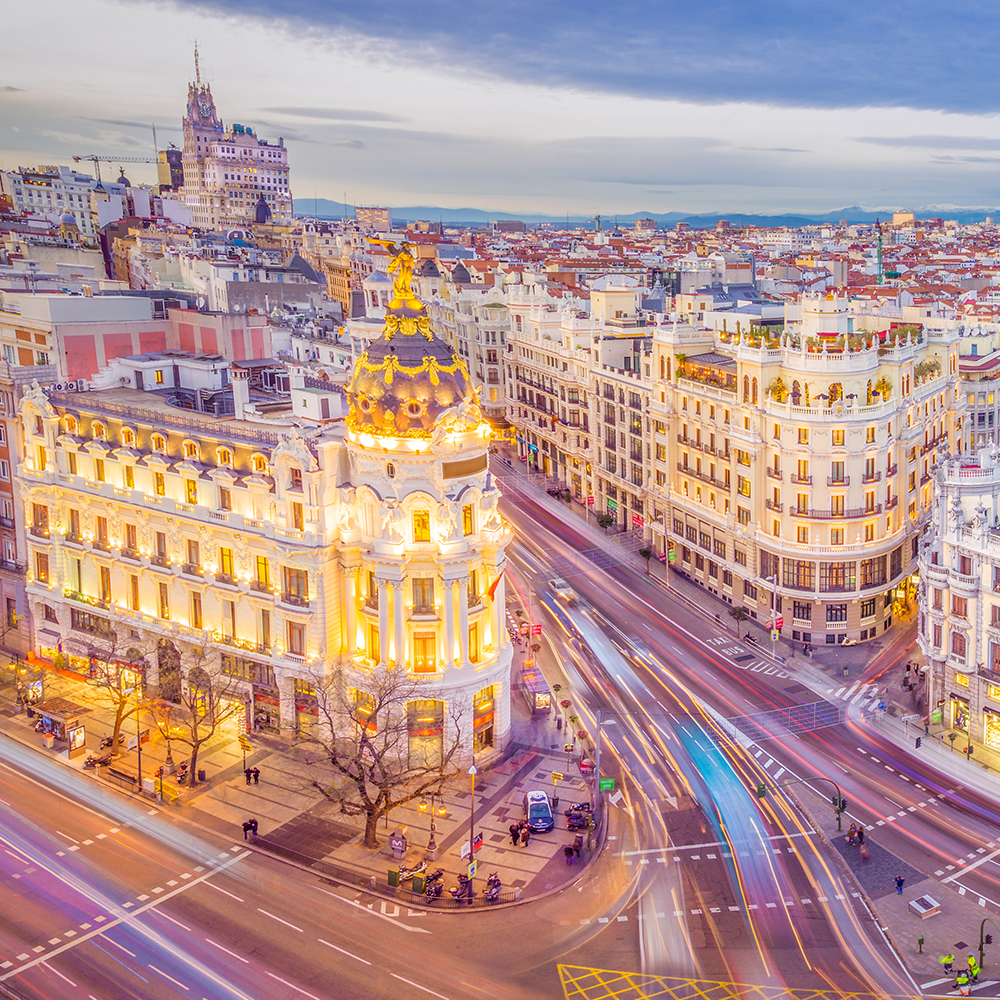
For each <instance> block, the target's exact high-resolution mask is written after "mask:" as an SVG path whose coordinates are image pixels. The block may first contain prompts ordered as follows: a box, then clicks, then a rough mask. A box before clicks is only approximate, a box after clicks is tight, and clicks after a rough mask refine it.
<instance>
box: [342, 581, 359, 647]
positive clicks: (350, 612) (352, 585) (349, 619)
mask: <svg viewBox="0 0 1000 1000" xmlns="http://www.w3.org/2000/svg"><path fill="white" fill-rule="evenodd" d="M344 603H345V604H346V605H347V614H346V616H345V621H346V626H345V627H346V629H347V634H346V635H345V636H344V649H345V650H346V651H347V655H348V656H353V655H354V653H355V651H356V650H357V647H358V571H357V568H356V567H354V566H345V567H344Z"/></svg>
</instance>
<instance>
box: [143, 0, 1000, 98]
mask: <svg viewBox="0 0 1000 1000" xmlns="http://www.w3.org/2000/svg"><path fill="white" fill-rule="evenodd" d="M160 2H161V6H162V5H164V4H165V0H160ZM175 2H176V3H178V4H179V5H181V6H189V7H191V8H193V9H195V10H196V11H197V12H198V13H199V14H203V13H205V12H206V10H208V11H213V12H215V13H217V14H221V15H223V16H227V17H233V18H239V19H246V18H255V19H257V20H258V21H259V22H261V23H262V25H265V26H266V28H267V30H269V31H274V30H276V29H284V30H285V31H286V32H287V33H288V34H290V35H291V36H292V37H295V38H298V39H300V40H303V41H304V40H306V39H310V40H315V41H319V42H326V43H329V44H330V47H331V49H333V47H335V46H336V47H338V48H341V49H344V48H347V49H349V50H350V51H352V52H356V53H363V54H364V55H365V56H366V57H367V58H369V59H370V60H372V61H374V62H379V61H382V62H386V61H388V60H389V59H390V58H391V60H392V61H393V62H394V63H400V62H403V63H407V62H408V63H410V64H413V65H420V66H423V67H425V68H433V69H434V70H435V71H441V70H442V69H448V68H450V69H451V71H452V72H453V73H454V74H455V76H456V77H459V78H461V77H463V76H468V75H476V76H487V77H494V78H498V79H504V80H508V81H513V82H517V83H521V84H535V85H541V86H549V87H563V88H570V89H572V90H578V91H587V92H602V93H618V94H630V95H633V96H636V97H644V98H672V99H678V100H684V101H696V102H706V103H718V102H738V103H742V102H748V101H749V102H759V103H766V104H772V105H783V106H788V107H824V108H834V107H871V106H882V107H895V108H902V107H907V108H930V109H937V110H946V111H963V112H968V111H980V112H995V111H997V110H1000V91H998V90H997V88H993V87H989V86H970V85H969V72H970V68H972V67H976V66H987V65H991V64H992V63H993V61H994V58H995V43H996V38H997V37H998V35H1000V5H998V4H996V3H995V2H994V0H959V2H958V3H957V4H942V3H940V0H909V2H908V3H907V4H905V5H900V4H898V3H886V2H882V3H871V2H870V0H842V2H836V3H835V2H833V0H816V2H814V3H810V4H804V3H801V2H795V0H757V2H756V3H752V4H748V3H746V2H745V0H717V2H716V3H714V4H700V5H692V4H690V3H688V2H687V0H659V2H658V3H655V4H649V3H648V2H646V0H618V2H617V3H613V4H610V3H607V0H577V2H576V3H575V4H573V6H572V9H571V10H570V9H569V8H567V7H566V5H564V4H559V3H543V4H539V3H536V2H533V0H498V2H497V3H491V4H475V3H473V4H470V3H468V2H467V0H432V2H430V3H426V4H401V3H399V2H398V0H368V2H367V3H364V4H359V3H357V2H356V0H286V2H284V3H282V4H281V5H280V6H278V8H277V9H278V10H279V11H280V13H279V14H278V15H277V16H276V14H275V9H276V5H275V4H274V3H273V2H272V0H175Z"/></svg>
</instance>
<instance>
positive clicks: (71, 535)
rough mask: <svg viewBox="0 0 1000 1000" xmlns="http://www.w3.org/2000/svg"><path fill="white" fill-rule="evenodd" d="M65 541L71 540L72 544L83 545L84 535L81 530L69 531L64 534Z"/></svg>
mask: <svg viewBox="0 0 1000 1000" xmlns="http://www.w3.org/2000/svg"><path fill="white" fill-rule="evenodd" d="M63 541H64V542H69V543H70V545H83V535H81V534H80V532H79V531H67V532H66V534H65V535H63Z"/></svg>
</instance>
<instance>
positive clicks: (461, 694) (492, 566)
mask: <svg viewBox="0 0 1000 1000" xmlns="http://www.w3.org/2000/svg"><path fill="white" fill-rule="evenodd" d="M374 242H383V245H387V246H389V247H390V248H391V249H392V250H393V252H394V256H393V260H392V263H391V265H390V273H391V274H392V276H393V297H392V299H391V300H390V302H389V305H388V308H387V310H386V317H385V324H384V327H383V330H382V335H381V336H380V337H379V338H378V339H377V340H374V341H373V342H372V343H371V344H370V345H369V347H368V349H367V350H366V351H365V352H364V353H363V354H362V355H361V357H360V358H359V359H358V361H357V364H356V366H355V370H354V374H353V377H352V379H351V382H350V384H349V386H348V390H347V392H348V399H349V410H348V416H347V453H348V457H349V462H350V481H351V483H352V484H353V485H352V487H351V491H352V492H351V495H350V497H345V498H344V499H345V501H348V503H349V505H350V506H353V511H354V517H353V518H351V523H352V524H353V525H354V527H355V530H354V531H352V532H345V533H344V535H343V536H342V537H343V538H344V540H345V542H346V541H347V540H348V539H349V538H350V539H352V540H353V544H346V545H345V546H344V548H343V550H342V556H343V559H344V564H345V567H346V570H347V595H346V603H347V631H348V647H349V651H350V652H351V653H352V654H353V659H352V662H353V665H354V668H355V671H356V676H357V686H358V687H359V688H363V687H364V672H365V670H370V669H372V668H373V667H376V666H391V667H395V668H396V669H405V670H406V671H407V673H408V675H410V677H411V679H412V680H413V682H414V684H415V685H416V687H417V689H418V690H419V692H420V694H421V695H422V700H421V702H420V703H419V704H420V709H419V713H418V714H419V716H420V718H419V720H416V719H415V720H414V723H412V724H411V727H410V728H411V733H410V742H411V749H412V746H413V743H414V741H415V740H417V741H420V740H426V741H431V742H433V741H434V740H438V741H440V740H441V734H442V731H443V730H444V729H445V723H446V721H447V720H448V719H449V718H453V719H458V720H459V721H458V724H459V726H460V729H461V731H462V733H463V742H465V740H466V738H467V746H468V751H469V752H472V751H475V752H476V753H482V752H487V751H490V750H493V749H500V748H502V747H503V745H504V743H505V741H506V740H507V737H508V734H509V730H510V667H511V659H512V648H511V645H510V641H509V638H508V633H507V627H506V620H505V600H504V581H503V577H502V573H503V567H504V562H505V550H506V546H507V544H508V542H509V540H510V535H511V532H510V529H509V527H508V525H507V524H506V523H505V522H504V521H503V520H502V518H501V517H500V513H499V511H498V506H497V505H498V502H499V499H500V491H499V490H498V489H497V488H496V486H494V484H493V482H492V478H491V476H490V473H489V454H488V453H489V438H490V429H489V425H488V424H487V423H486V421H485V420H484V419H483V417H482V413H481V412H480V409H479V400H478V397H477V395H476V392H475V390H474V389H473V387H472V385H471V382H470V379H469V372H468V369H467V368H466V366H465V364H464V363H463V362H462V360H461V359H460V358H459V357H458V356H457V355H456V354H455V352H454V351H453V350H452V348H451V347H450V346H449V345H448V344H446V343H445V342H444V341H442V340H440V339H438V337H437V336H435V334H434V332H433V330H432V329H431V326H430V320H429V319H428V316H427V311H426V309H425V308H424V305H423V303H421V302H420V301H419V300H417V299H416V297H415V296H414V294H413V291H412V289H411V279H412V276H413V263H414V259H413V256H412V254H411V253H410V249H409V247H408V246H407V245H405V244H404V245H402V246H397V245H396V244H394V243H390V242H388V241H374ZM418 722H419V724H417V723H418ZM425 749H426V750H429V751H431V752H433V749H434V748H433V747H432V746H428V747H426V748H425Z"/></svg>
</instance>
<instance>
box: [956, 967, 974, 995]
mask: <svg viewBox="0 0 1000 1000" xmlns="http://www.w3.org/2000/svg"><path fill="white" fill-rule="evenodd" d="M955 987H956V989H957V990H958V992H959V993H960V994H961V995H962V996H963V997H967V996H968V995H969V994H970V993H971V992H972V985H971V984H970V983H969V974H968V973H967V972H965V971H964V970H960V971H959V973H958V976H957V978H956V979H955Z"/></svg>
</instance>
